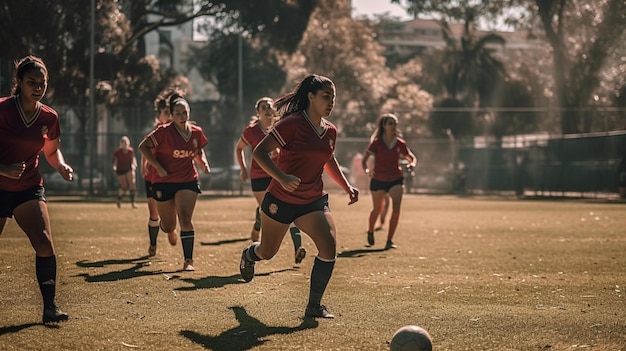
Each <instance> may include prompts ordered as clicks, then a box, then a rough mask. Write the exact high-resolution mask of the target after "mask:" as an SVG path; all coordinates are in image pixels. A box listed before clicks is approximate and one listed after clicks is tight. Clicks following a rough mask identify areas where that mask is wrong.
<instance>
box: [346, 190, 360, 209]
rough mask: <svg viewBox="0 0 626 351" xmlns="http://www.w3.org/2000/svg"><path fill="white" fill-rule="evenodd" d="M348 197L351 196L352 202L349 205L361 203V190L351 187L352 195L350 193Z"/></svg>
mask: <svg viewBox="0 0 626 351" xmlns="http://www.w3.org/2000/svg"><path fill="white" fill-rule="evenodd" d="M348 195H350V202H348V205H352V204H353V203H355V202H357V201H359V189H357V188H355V187H352V186H351V187H350V193H348Z"/></svg>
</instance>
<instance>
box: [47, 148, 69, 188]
mask: <svg viewBox="0 0 626 351" xmlns="http://www.w3.org/2000/svg"><path fill="white" fill-rule="evenodd" d="M60 145H61V141H60V140H59V139H58V138H57V139H54V140H49V139H46V141H45V142H44V144H43V153H44V156H45V157H46V160H47V161H48V163H49V164H50V166H52V167H53V168H54V169H56V170H57V172H59V174H60V175H61V177H63V179H65V180H66V181H68V182H69V181H71V180H72V179H73V173H74V170H73V169H72V167H70V166H69V165H68V164H67V163H65V158H63V153H62V152H61V149H59V147H60Z"/></svg>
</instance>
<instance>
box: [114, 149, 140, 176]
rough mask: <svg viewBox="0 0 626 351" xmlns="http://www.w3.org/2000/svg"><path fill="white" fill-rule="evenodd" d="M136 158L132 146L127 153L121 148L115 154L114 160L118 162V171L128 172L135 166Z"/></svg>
mask: <svg viewBox="0 0 626 351" xmlns="http://www.w3.org/2000/svg"><path fill="white" fill-rule="evenodd" d="M134 158H135V150H134V149H133V148H132V146H129V147H128V150H127V151H124V149H122V148H121V147H120V148H118V149H117V150H115V152H113V159H114V160H117V163H116V164H117V171H118V172H128V171H130V170H131V168H132V166H133V159H134Z"/></svg>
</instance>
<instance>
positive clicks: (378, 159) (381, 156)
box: [367, 137, 409, 182]
mask: <svg viewBox="0 0 626 351" xmlns="http://www.w3.org/2000/svg"><path fill="white" fill-rule="evenodd" d="M367 152H368V153H369V154H370V155H372V156H374V177H373V179H376V180H379V181H381V182H391V181H394V180H397V179H400V178H402V177H403V174H402V168H400V164H399V163H398V162H399V161H400V157H403V158H404V157H406V156H407V155H408V154H409V149H408V148H407V147H406V141H404V140H403V139H401V138H398V137H396V140H395V143H394V144H393V145H392V146H391V147H388V146H387V144H385V141H384V140H383V138H376V139H375V140H374V141H372V142H371V143H370V145H369V146H368V147H367Z"/></svg>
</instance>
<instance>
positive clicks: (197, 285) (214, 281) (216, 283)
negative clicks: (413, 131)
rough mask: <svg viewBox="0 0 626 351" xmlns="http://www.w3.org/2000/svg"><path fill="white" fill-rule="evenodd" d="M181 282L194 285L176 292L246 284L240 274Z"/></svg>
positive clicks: (257, 275) (266, 274)
mask: <svg viewBox="0 0 626 351" xmlns="http://www.w3.org/2000/svg"><path fill="white" fill-rule="evenodd" d="M297 269H298V268H297V267H294V268H287V269H281V270H278V271H273V272H267V273H258V274H255V277H265V276H269V275H272V274H275V273H283V272H289V271H295V270H297ZM180 280H182V281H184V282H186V283H191V284H193V286H186V287H181V288H176V289H174V290H177V291H193V290H198V289H214V288H222V287H224V286H226V285H228V284H243V283H244V281H243V279H242V278H241V275H239V274H234V275H231V276H227V277H216V276H212V277H205V278H200V279H192V278H183V279H180Z"/></svg>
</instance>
